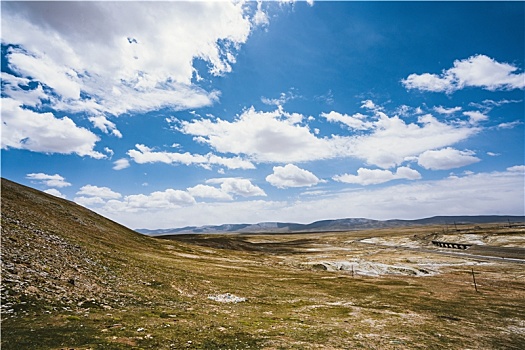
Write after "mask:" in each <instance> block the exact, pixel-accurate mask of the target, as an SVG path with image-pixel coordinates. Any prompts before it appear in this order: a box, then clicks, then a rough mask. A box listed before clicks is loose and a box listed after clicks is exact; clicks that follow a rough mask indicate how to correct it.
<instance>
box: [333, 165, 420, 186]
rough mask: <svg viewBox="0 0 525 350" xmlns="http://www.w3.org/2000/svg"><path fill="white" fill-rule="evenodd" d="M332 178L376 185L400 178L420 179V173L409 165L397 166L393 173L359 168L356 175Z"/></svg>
mask: <svg viewBox="0 0 525 350" xmlns="http://www.w3.org/2000/svg"><path fill="white" fill-rule="evenodd" d="M333 179H334V180H335V181H339V182H344V183H350V184H359V185H376V184H381V183H385V182H388V181H392V180H400V179H405V180H418V179H421V174H420V173H419V172H418V171H417V170H414V169H411V168H409V167H399V168H397V170H396V172H395V173H394V172H391V171H390V170H382V169H366V168H359V169H358V170H357V175H352V174H343V175H336V176H334V177H333Z"/></svg>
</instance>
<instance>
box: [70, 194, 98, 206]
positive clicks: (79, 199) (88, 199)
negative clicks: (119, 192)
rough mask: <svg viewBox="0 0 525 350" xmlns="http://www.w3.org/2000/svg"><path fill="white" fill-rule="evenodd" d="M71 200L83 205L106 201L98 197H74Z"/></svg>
mask: <svg viewBox="0 0 525 350" xmlns="http://www.w3.org/2000/svg"><path fill="white" fill-rule="evenodd" d="M73 201H74V202H75V203H77V204H80V205H82V206H84V207H92V206H95V205H100V204H104V203H106V201H105V200H104V199H102V198H100V197H84V196H80V197H75V198H74V199H73Z"/></svg>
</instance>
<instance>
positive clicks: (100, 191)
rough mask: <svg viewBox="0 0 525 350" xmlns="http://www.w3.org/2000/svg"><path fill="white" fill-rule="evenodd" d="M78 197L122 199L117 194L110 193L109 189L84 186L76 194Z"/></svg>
mask: <svg viewBox="0 0 525 350" xmlns="http://www.w3.org/2000/svg"><path fill="white" fill-rule="evenodd" d="M77 194H78V195H82V196H91V197H99V198H102V199H116V198H120V197H122V195H121V194H120V193H118V192H114V191H112V190H111V189H110V188H109V187H99V186H94V185H85V186H82V187H81V188H80V190H79V191H78V192H77Z"/></svg>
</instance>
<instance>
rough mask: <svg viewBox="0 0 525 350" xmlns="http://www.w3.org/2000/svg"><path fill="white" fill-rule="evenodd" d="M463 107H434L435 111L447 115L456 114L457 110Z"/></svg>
mask: <svg viewBox="0 0 525 350" xmlns="http://www.w3.org/2000/svg"><path fill="white" fill-rule="evenodd" d="M461 109H462V108H461V107H452V108H446V107H443V106H436V107H434V111H436V112H437V113H439V114H446V115H450V114H454V113H456V112H459V111H461Z"/></svg>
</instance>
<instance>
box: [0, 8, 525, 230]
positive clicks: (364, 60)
mask: <svg viewBox="0 0 525 350" xmlns="http://www.w3.org/2000/svg"><path fill="white" fill-rule="evenodd" d="M1 10H2V11H1V20H2V21H1V39H2V43H1V45H2V51H1V52H2V54H1V67H2V73H1V74H2V82H1V87H2V90H1V91H2V102H1V119H2V123H1V147H2V150H1V163H2V164H1V165H2V167H1V173H2V177H5V178H7V179H10V180H12V181H15V182H18V183H21V184H24V185H27V186H30V187H33V188H36V189H39V190H42V191H45V192H47V193H49V194H51V195H54V196H58V197H62V198H65V199H68V200H70V201H74V202H76V203H78V204H80V205H83V206H85V207H87V208H89V209H92V210H94V211H95V212H97V213H100V214H102V215H104V216H106V217H108V218H110V219H112V220H114V221H117V222H119V223H122V224H124V225H126V226H128V227H130V228H135V229H138V228H149V229H160V228H177V227H184V226H201V225H217V224H224V223H258V222H274V221H281V222H297V223H310V222H313V221H316V220H324V219H337V218H357V217H363V218H369V219H379V220H386V219H417V218H424V217H430V216H435V215H524V214H525V208H524V207H525V204H524V202H525V199H524V193H525V160H524V158H525V155H524V153H525V151H524V150H525V142H524V139H525V137H524V135H525V131H524V122H525V117H524V113H525V112H524V111H525V108H524V98H525V96H524V88H525V73H524V68H525V57H524V55H525V38H524V35H525V34H524V33H525V31H524V27H525V6H524V3H523V2H432V1H426V2H345V1H339V2H324V1H315V2H314V1H307V2H304V1H303V2H302V1H273V2H266V1H265V2H255V1H249V2H244V1H236V2H227V1H213V2H210V1H198V2H180V1H168V2H155V1H148V2H126V1H118V2H109V1H104V2H93V1H86V2H83V1H77V2H11V1H7V2H6V1H2V3H1Z"/></svg>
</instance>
